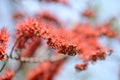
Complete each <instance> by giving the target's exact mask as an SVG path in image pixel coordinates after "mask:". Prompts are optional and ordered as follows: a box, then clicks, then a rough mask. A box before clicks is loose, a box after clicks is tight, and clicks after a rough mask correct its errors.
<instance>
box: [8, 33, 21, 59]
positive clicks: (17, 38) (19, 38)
mask: <svg viewBox="0 0 120 80" xmlns="http://www.w3.org/2000/svg"><path fill="white" fill-rule="evenodd" d="M21 37H22V35H21V36H19V37H18V38H17V40H16V41H15V44H14V45H13V47H12V49H11V52H10V56H9V57H10V58H12V57H13V56H12V54H13V51H14V48H15V46H16V44H17V42H18V41H19V39H20V38H21Z"/></svg>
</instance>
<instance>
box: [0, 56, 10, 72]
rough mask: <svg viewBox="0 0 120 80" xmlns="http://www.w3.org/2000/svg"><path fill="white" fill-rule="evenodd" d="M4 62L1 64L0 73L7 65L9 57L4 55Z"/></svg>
mask: <svg viewBox="0 0 120 80" xmlns="http://www.w3.org/2000/svg"><path fill="white" fill-rule="evenodd" d="M6 57H7V58H6V60H5V62H4V64H3V66H2V68H1V69H0V72H1V71H2V70H3V69H4V67H5V66H6V64H7V62H8V59H9V56H8V55H7V54H6Z"/></svg>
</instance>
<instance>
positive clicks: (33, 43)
mask: <svg viewBox="0 0 120 80" xmlns="http://www.w3.org/2000/svg"><path fill="white" fill-rule="evenodd" d="M40 44H41V40H40V39H39V38H32V39H30V40H29V41H28V42H27V43H26V45H25V48H23V50H22V51H21V52H20V56H22V57H31V56H33V54H34V53H35V51H36V49H37V48H38V47H39V46H40Z"/></svg>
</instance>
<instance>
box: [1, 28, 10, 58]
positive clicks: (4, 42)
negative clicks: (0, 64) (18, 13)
mask: <svg viewBox="0 0 120 80" xmlns="http://www.w3.org/2000/svg"><path fill="white" fill-rule="evenodd" d="M8 39H9V34H8V32H7V30H6V29H5V28H2V29H1V30H0V60H3V59H4V56H5V54H6V47H7V44H8Z"/></svg>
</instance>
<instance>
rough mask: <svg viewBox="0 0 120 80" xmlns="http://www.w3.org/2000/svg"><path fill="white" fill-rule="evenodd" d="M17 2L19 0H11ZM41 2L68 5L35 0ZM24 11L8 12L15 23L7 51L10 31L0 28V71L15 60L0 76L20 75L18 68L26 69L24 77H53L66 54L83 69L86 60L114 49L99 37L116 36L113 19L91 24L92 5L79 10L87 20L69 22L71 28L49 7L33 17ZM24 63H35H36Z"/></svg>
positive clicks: (31, 79) (1, 78)
mask: <svg viewBox="0 0 120 80" xmlns="http://www.w3.org/2000/svg"><path fill="white" fill-rule="evenodd" d="M18 2H22V1H17V0H14V1H13V3H18ZM41 2H45V3H48V4H49V3H51V2H54V3H58V4H62V5H65V6H67V7H71V6H70V4H69V2H68V1H67V0H38V3H41ZM89 4H90V3H89ZM24 13H25V12H24V11H21V12H20V11H17V12H15V13H13V14H12V15H11V16H12V19H13V21H15V22H16V25H15V27H14V28H15V32H14V41H13V46H12V49H11V50H10V53H9V54H8V53H7V51H6V50H7V49H8V48H7V45H8V41H9V37H11V35H10V33H8V31H7V29H6V28H2V29H0V60H1V61H3V65H2V67H1V70H0V71H3V70H4V69H5V70H6V68H5V67H6V66H7V64H6V63H7V62H8V61H9V60H10V59H12V60H15V61H17V64H15V66H16V67H15V68H14V69H13V68H12V67H9V69H8V70H6V71H4V73H3V74H2V75H1V76H0V80H12V79H18V78H19V77H17V76H16V74H18V75H20V73H19V71H21V72H23V73H25V76H24V79H25V80H53V79H54V77H55V76H56V74H57V73H58V72H59V71H60V70H61V67H62V65H63V64H64V62H66V61H67V60H68V59H69V56H72V57H75V56H76V57H78V58H79V59H80V60H82V62H80V63H79V64H76V65H75V69H76V70H78V71H83V70H86V69H87V68H88V65H89V64H91V63H94V62H96V61H98V60H105V59H106V57H107V56H108V55H110V54H111V53H112V52H113V49H111V48H110V49H108V48H105V47H104V46H103V45H102V44H100V43H99V41H98V38H100V37H102V36H106V37H108V38H117V35H118V34H117V33H116V32H115V31H114V29H112V28H111V24H112V21H111V20H109V21H108V22H105V23H103V24H97V23H96V21H95V22H94V25H93V24H92V23H91V19H92V18H95V17H96V14H95V12H94V10H93V9H92V8H91V7H90V8H86V9H85V10H84V11H83V12H82V13H81V16H82V18H86V19H87V21H88V22H87V21H86V22H84V23H83V22H81V23H76V24H75V25H71V26H72V28H71V29H66V28H65V27H63V23H62V20H61V19H59V17H57V16H55V15H54V14H52V13H51V12H50V11H49V10H46V9H45V10H42V11H41V12H40V11H39V12H38V13H35V14H34V15H33V16H32V17H30V16H27V15H26V14H24ZM39 48H41V49H45V52H44V53H42V50H41V49H40V50H41V51H39ZM37 50H38V51H39V52H37ZM39 55H41V56H39ZM27 63H29V64H32V65H33V63H36V65H35V66H36V67H34V65H33V66H29V65H28V64H27ZM7 67H8V66H7ZM31 68H33V69H31Z"/></svg>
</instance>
